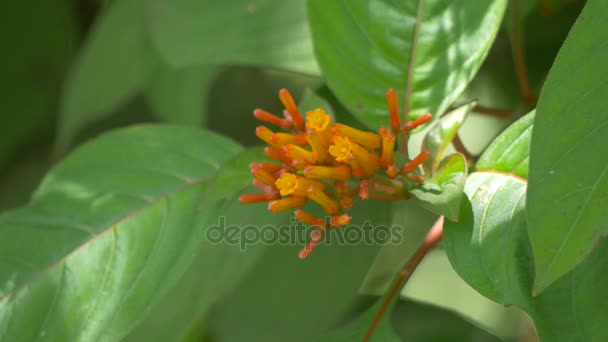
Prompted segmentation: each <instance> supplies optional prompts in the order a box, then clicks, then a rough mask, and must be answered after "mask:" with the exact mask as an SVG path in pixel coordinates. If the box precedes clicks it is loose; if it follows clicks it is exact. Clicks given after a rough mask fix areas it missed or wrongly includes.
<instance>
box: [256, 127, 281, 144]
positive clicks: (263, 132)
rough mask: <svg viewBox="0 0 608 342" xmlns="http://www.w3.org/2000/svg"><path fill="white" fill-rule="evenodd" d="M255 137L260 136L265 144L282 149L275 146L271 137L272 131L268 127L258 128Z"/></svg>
mask: <svg viewBox="0 0 608 342" xmlns="http://www.w3.org/2000/svg"><path fill="white" fill-rule="evenodd" d="M255 135H257V136H258V138H260V139H262V140H263V141H264V142H265V143H267V144H268V145H270V146H272V147H280V146H277V145H275V144H274V143H273V142H272V140H271V139H270V136H271V135H272V131H271V130H270V129H269V128H268V127H266V126H258V127H257V128H256V129H255Z"/></svg>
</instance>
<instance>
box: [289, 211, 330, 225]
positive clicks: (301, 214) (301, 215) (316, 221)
mask: <svg viewBox="0 0 608 342" xmlns="http://www.w3.org/2000/svg"><path fill="white" fill-rule="evenodd" d="M293 216H295V217H296V218H297V219H298V220H300V221H302V222H304V223H306V224H309V225H311V226H313V227H317V228H319V229H325V221H323V220H322V219H320V218H318V217H315V216H313V215H311V214H309V213H307V212H305V211H304V210H301V209H298V210H296V211H294V213H293Z"/></svg>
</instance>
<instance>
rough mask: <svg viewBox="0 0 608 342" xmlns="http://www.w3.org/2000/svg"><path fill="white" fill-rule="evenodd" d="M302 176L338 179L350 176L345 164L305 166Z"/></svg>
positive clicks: (348, 168) (345, 178) (342, 179)
mask: <svg viewBox="0 0 608 342" xmlns="http://www.w3.org/2000/svg"><path fill="white" fill-rule="evenodd" d="M304 176H306V177H308V178H320V179H323V178H327V179H335V180H339V181H346V180H349V179H351V178H352V176H351V173H350V167H348V166H347V165H338V166H307V167H306V168H305V169H304Z"/></svg>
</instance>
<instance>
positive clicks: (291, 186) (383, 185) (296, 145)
mask: <svg viewBox="0 0 608 342" xmlns="http://www.w3.org/2000/svg"><path fill="white" fill-rule="evenodd" d="M279 98H280V99H281V102H282V103H283V105H284V107H285V110H284V111H283V115H284V117H285V118H280V117H278V116H275V115H273V114H271V113H269V112H267V111H264V110H262V109H256V110H255V111H254V114H253V115H254V116H255V117H256V118H257V119H259V120H260V121H263V122H266V123H269V124H272V125H275V126H278V127H279V128H283V129H286V130H289V131H291V132H289V133H287V132H286V133H284V132H273V131H272V130H270V129H269V128H268V127H266V126H259V127H257V128H256V135H257V136H258V137H259V138H260V139H262V140H263V141H264V142H266V144H268V145H269V147H266V148H265V149H264V153H265V154H266V155H267V156H268V157H270V158H272V159H274V160H276V161H277V162H278V163H279V164H276V163H268V162H263V163H252V164H250V169H251V173H252V175H253V177H254V179H255V180H254V182H253V184H254V186H255V187H257V188H258V189H260V190H261V191H262V192H263V193H261V194H247V195H242V196H241V197H239V201H240V202H241V203H258V202H268V204H267V206H268V210H269V211H271V212H273V213H279V212H283V211H286V210H292V209H296V208H300V207H302V206H303V205H304V204H305V203H307V202H308V200H311V201H313V202H314V203H315V204H316V205H318V206H320V207H321V208H322V209H323V210H324V211H325V214H326V215H327V216H326V217H325V220H324V219H323V218H318V217H315V216H313V215H311V214H309V213H307V212H305V211H303V210H300V209H296V210H295V211H294V216H295V217H296V218H297V219H298V220H300V221H302V222H304V223H306V224H308V225H311V226H313V227H315V228H316V229H315V230H313V232H312V233H311V239H312V240H311V241H310V242H309V243H308V244H307V245H306V247H305V248H304V249H302V251H301V252H300V254H299V256H300V258H305V257H307V256H308V255H309V254H310V252H311V250H312V249H313V248H314V247H315V246H317V245H319V243H320V242H321V241H322V239H323V237H324V233H325V230H326V229H329V228H339V227H341V226H344V225H347V224H349V223H350V222H351V217H350V216H349V215H348V213H345V212H344V211H345V210H349V209H351V208H352V207H353V205H354V201H355V198H356V197H357V195H358V197H359V198H361V199H364V200H366V199H375V200H385V201H396V200H405V199H408V198H411V197H412V196H411V194H410V193H409V192H408V188H409V186H408V185H407V184H411V183H421V182H424V177H422V176H419V175H417V174H416V173H415V172H413V171H415V170H416V168H418V166H419V165H420V164H422V163H424V161H425V160H427V159H428V158H429V153H428V152H426V151H423V152H422V153H420V154H419V155H418V156H416V158H414V159H413V160H411V161H410V162H409V163H406V164H405V165H399V166H397V165H395V159H396V158H395V152H394V150H395V145H396V140H397V139H400V140H401V145H400V146H401V148H404V147H407V139H408V138H409V132H410V131H411V130H413V129H415V128H417V127H419V126H420V125H423V124H425V123H427V122H428V121H429V120H430V119H431V115H430V114H425V115H422V116H421V117H419V118H418V119H416V120H413V121H411V122H406V123H405V124H403V125H402V124H401V120H400V118H399V109H398V101H397V92H396V91H395V90H394V89H389V90H388V91H387V93H386V98H387V103H388V108H389V113H390V129H387V128H384V127H382V128H380V129H379V130H378V132H377V133H376V132H365V131H362V130H358V129H356V128H353V127H350V126H347V125H344V124H340V123H334V122H332V119H331V117H330V116H329V115H328V114H327V113H326V112H325V111H324V110H323V109H321V108H317V109H315V110H311V111H307V112H306V120H304V118H303V117H302V115H300V112H299V110H298V107H297V106H296V103H295V102H294V100H293V97H292V96H291V94H290V93H289V92H288V91H287V90H285V89H281V91H279ZM406 156H407V154H406ZM382 170H384V171H385V173H386V175H383V174H384V172H382Z"/></svg>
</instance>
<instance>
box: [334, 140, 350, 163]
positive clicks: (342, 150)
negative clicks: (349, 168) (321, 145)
mask: <svg viewBox="0 0 608 342" xmlns="http://www.w3.org/2000/svg"><path fill="white" fill-rule="evenodd" d="M333 142H334V144H333V145H331V146H330V147H329V154H331V155H332V156H333V157H334V159H336V161H339V162H344V163H348V161H349V159H350V158H349V156H350V155H351V151H352V146H353V145H352V143H351V141H350V139H348V138H345V137H341V136H334V139H333Z"/></svg>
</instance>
